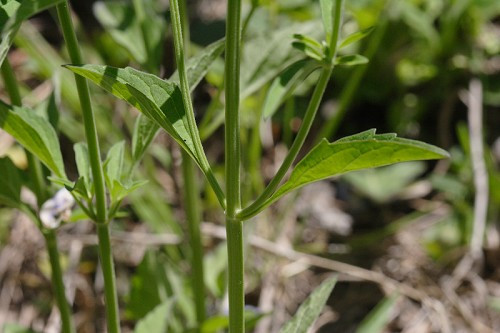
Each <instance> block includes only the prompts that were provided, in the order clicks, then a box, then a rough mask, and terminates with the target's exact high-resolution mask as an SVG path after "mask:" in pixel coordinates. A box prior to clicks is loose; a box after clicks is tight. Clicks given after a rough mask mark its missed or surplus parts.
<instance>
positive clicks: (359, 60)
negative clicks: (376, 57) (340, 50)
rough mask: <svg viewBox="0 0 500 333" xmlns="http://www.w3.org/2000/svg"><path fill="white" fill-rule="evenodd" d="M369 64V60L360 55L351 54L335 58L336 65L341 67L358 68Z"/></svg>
mask: <svg viewBox="0 0 500 333" xmlns="http://www.w3.org/2000/svg"><path fill="white" fill-rule="evenodd" d="M367 63H368V58H366V57H363V56H362V55H359V54H350V55H345V56H340V57H336V58H335V65H340V66H356V65H363V64H367Z"/></svg>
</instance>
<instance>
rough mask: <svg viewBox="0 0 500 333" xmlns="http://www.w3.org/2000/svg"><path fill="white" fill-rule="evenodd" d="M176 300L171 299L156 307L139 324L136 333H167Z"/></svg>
mask: <svg viewBox="0 0 500 333" xmlns="http://www.w3.org/2000/svg"><path fill="white" fill-rule="evenodd" d="M174 303H175V299H173V298H170V299H168V300H166V301H165V302H163V303H161V304H160V305H158V306H156V307H155V308H154V309H153V310H152V311H151V312H149V313H148V314H147V315H146V316H145V317H144V318H142V319H141V320H139V321H138V322H137V325H136V326H135V329H134V333H164V332H167V323H168V321H169V317H170V316H171V315H172V310H173V305H174Z"/></svg>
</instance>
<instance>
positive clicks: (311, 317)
mask: <svg viewBox="0 0 500 333" xmlns="http://www.w3.org/2000/svg"><path fill="white" fill-rule="evenodd" d="M336 282H337V277H333V278H330V279H328V280H326V281H325V282H323V283H322V284H321V285H320V286H319V287H317V288H316V289H315V290H314V291H313V292H312V294H311V295H310V296H309V297H308V298H307V299H306V301H305V302H304V303H302V305H301V306H300V308H299V310H297V313H296V314H295V316H294V317H293V318H292V320H290V321H289V322H288V323H287V324H286V325H285V326H284V327H283V328H282V329H281V330H280V333H306V332H307V330H308V329H309V327H311V326H312V324H314V322H315V321H316V319H317V318H318V317H319V315H320V314H321V311H323V307H324V306H325V304H326V301H328V298H329V297H330V294H331V292H332V290H333V287H334V286H335V283H336Z"/></svg>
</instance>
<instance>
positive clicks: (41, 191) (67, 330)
mask: <svg viewBox="0 0 500 333" xmlns="http://www.w3.org/2000/svg"><path fill="white" fill-rule="evenodd" d="M1 70H2V77H3V79H4V83H5V88H6V90H7V92H8V93H9V96H10V101H11V103H12V104H13V105H16V106H21V104H22V100H21V94H20V92H19V87H18V85H17V81H16V78H15V75H14V71H13V70H12V67H11V65H10V63H9V60H8V59H7V58H6V59H5V60H4V62H3V64H2V69H1ZM26 157H27V159H28V169H29V172H30V178H31V180H32V182H33V187H34V191H35V195H36V198H37V203H38V205H41V204H42V203H43V202H44V201H45V198H46V195H47V194H46V191H45V182H44V180H43V172H42V165H41V163H40V161H39V160H37V159H36V158H35V157H34V156H33V155H32V154H31V153H30V152H28V151H26ZM38 224H39V225H40V226H41V223H38ZM42 233H43V235H44V237H45V245H46V246H47V251H48V254H49V259H50V268H51V279H52V286H53V288H54V295H55V297H56V302H57V307H58V308H59V313H60V314H61V323H62V324H61V331H62V332H64V333H73V332H75V329H74V327H73V324H72V321H71V311H70V308H69V304H68V302H67V300H66V294H65V291H64V282H63V273H62V270H61V264H60V262H59V250H58V249H57V241H56V234H55V231H54V230H44V231H42Z"/></svg>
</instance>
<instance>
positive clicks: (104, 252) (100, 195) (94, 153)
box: [57, 0, 120, 333]
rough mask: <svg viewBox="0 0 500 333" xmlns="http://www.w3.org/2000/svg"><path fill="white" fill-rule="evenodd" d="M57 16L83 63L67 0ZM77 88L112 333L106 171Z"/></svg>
mask: <svg viewBox="0 0 500 333" xmlns="http://www.w3.org/2000/svg"><path fill="white" fill-rule="evenodd" d="M57 15H58V18H59V23H60V25H61V30H62V33H63V36H64V40H65V41H66V46H67V49H68V53H69V56H70V59H71V62H72V63H73V64H78V65H79V64H82V56H81V53H80V47H79V45H78V40H77V38H76V33H75V29H74V27H73V22H72V20H71V14H70V11H69V5H68V1H67V0H66V1H64V2H63V3H61V4H59V5H57ZM75 82H76V87H77V90H78V96H79V98H80V104H81V107H82V113H83V122H84V127H85V135H86V138H87V146H88V150H89V160H90V166H91V169H92V179H93V182H94V189H95V198H96V200H95V201H96V217H97V219H96V221H95V222H96V225H97V235H98V240H99V242H98V245H99V255H100V258H101V267H102V271H103V275H104V293H105V296H106V317H107V324H108V332H109V333H119V332H120V319H119V311H118V296H117V293H116V283H115V271H114V264H113V257H112V255H111V245H110V238H109V223H108V222H109V221H108V212H107V209H108V208H107V202H106V201H107V199H106V188H105V183H104V173H103V169H102V162H101V156H100V155H101V154H100V149H99V140H98V137H97V129H96V123H95V117H94V113H93V111H92V105H91V103H90V92H89V87H88V83H87V81H86V80H85V79H84V78H83V77H80V76H78V75H75Z"/></svg>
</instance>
